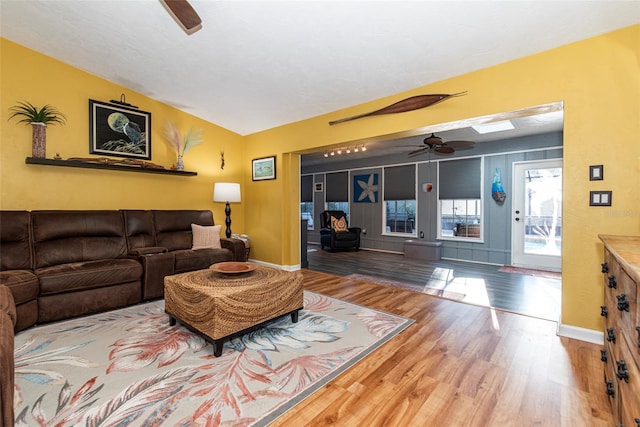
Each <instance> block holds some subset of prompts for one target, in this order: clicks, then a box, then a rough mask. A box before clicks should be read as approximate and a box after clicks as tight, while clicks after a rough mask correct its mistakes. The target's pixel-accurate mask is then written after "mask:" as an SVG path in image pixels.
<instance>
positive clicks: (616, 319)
mask: <svg viewBox="0 0 640 427" xmlns="http://www.w3.org/2000/svg"><path fill="white" fill-rule="evenodd" d="M599 237H600V240H602V242H603V243H604V263H603V264H602V273H603V282H604V304H605V305H603V306H602V307H601V315H602V316H603V317H604V318H605V326H604V338H605V344H604V349H603V350H602V355H601V358H602V361H603V362H604V381H605V390H606V393H607V395H608V396H609V399H610V401H611V405H612V408H613V414H614V420H615V421H616V426H624V427H640V304H639V303H638V301H639V300H640V236H634V237H631V236H607V235H600V236H599Z"/></svg>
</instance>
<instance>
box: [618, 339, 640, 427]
mask: <svg viewBox="0 0 640 427" xmlns="http://www.w3.org/2000/svg"><path fill="white" fill-rule="evenodd" d="M620 344H621V345H620V354H621V355H622V358H621V359H620V360H617V361H616V377H617V379H618V393H619V394H618V395H617V396H618V397H619V403H620V415H621V417H622V425H624V426H625V427H626V426H632V427H637V426H638V424H636V423H635V419H636V418H638V419H640V393H638V390H640V370H639V369H638V364H637V363H636V362H635V360H634V359H633V358H632V357H631V348H629V347H628V346H626V345H623V343H620ZM620 361H624V364H625V366H624V370H623V371H622V372H621V369H620V367H619V365H618V364H619V363H620ZM625 371H626V372H625ZM621 373H622V374H625V373H626V376H624V375H622V376H621Z"/></svg>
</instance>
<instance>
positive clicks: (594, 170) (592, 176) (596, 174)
mask: <svg viewBox="0 0 640 427" xmlns="http://www.w3.org/2000/svg"><path fill="white" fill-rule="evenodd" d="M603 179H604V166H603V165H592V166H589V181H602V180H603Z"/></svg>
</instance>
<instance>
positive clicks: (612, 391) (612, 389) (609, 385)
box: [606, 380, 616, 397]
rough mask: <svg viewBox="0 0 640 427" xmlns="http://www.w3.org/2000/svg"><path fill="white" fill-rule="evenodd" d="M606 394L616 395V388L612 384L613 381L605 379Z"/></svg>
mask: <svg viewBox="0 0 640 427" xmlns="http://www.w3.org/2000/svg"><path fill="white" fill-rule="evenodd" d="M606 383H607V396H611V397H616V389H615V387H614V386H613V381H611V380H607V381H606Z"/></svg>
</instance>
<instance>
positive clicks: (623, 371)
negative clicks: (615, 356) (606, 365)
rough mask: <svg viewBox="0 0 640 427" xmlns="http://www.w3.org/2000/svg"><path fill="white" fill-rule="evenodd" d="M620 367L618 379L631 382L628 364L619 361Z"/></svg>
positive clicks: (617, 374)
mask: <svg viewBox="0 0 640 427" xmlns="http://www.w3.org/2000/svg"><path fill="white" fill-rule="evenodd" d="M616 364H617V365H618V372H617V373H616V377H618V379H619V380H624V382H626V383H628V382H629V371H628V370H627V363H626V362H625V361H624V360H618V361H617V362H616Z"/></svg>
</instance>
